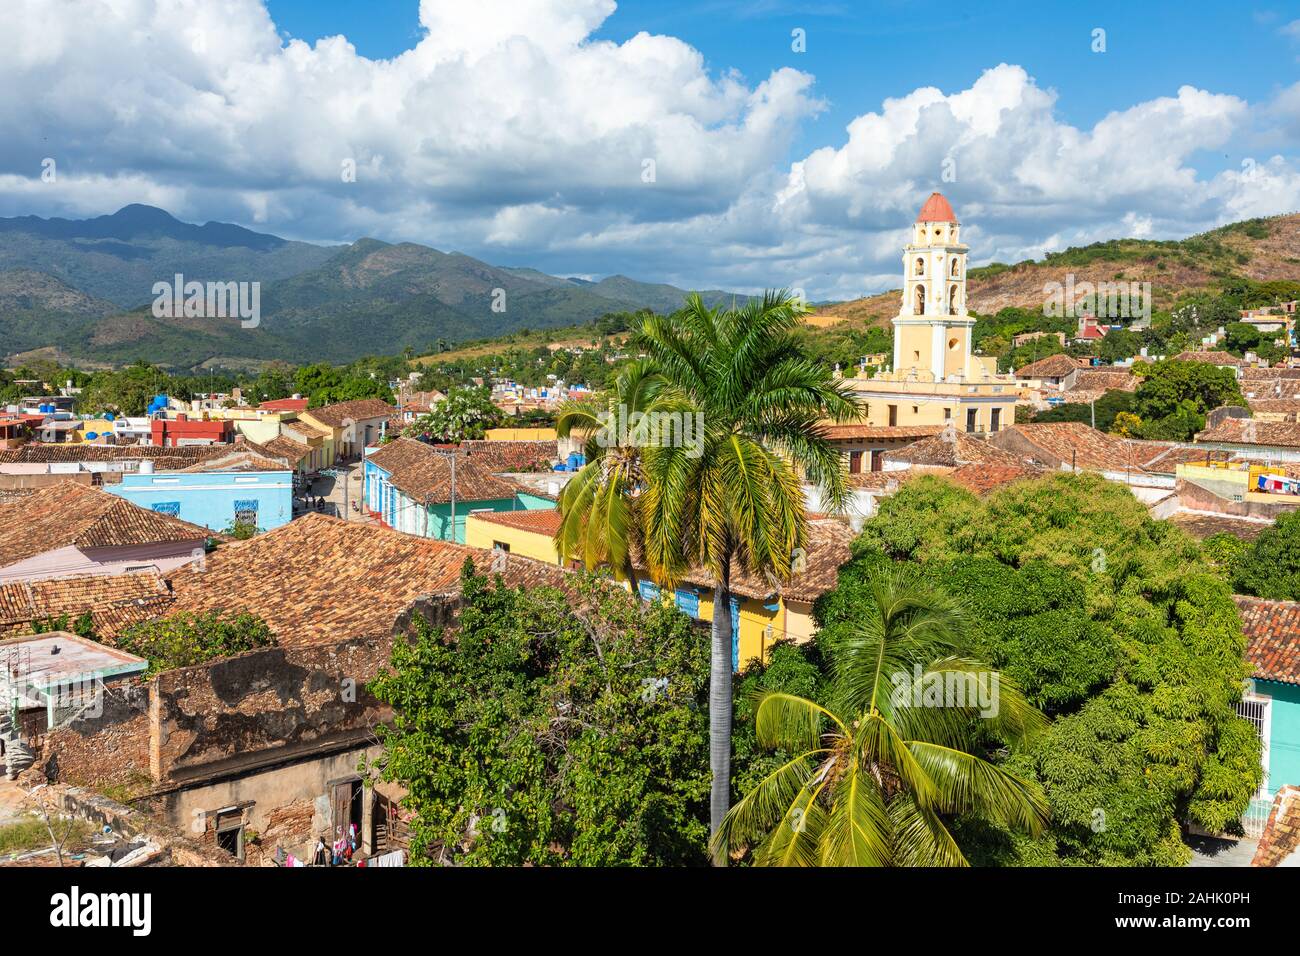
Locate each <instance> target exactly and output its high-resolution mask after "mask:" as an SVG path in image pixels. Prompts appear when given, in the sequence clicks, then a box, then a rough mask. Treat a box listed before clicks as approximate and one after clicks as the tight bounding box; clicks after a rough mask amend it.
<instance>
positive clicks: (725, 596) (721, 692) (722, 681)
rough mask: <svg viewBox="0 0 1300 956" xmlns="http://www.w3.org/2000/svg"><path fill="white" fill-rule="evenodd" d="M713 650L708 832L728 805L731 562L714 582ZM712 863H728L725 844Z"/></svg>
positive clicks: (714, 829) (718, 824) (714, 830)
mask: <svg viewBox="0 0 1300 956" xmlns="http://www.w3.org/2000/svg"><path fill="white" fill-rule="evenodd" d="M711 636H712V652H711V661H710V668H709V769H710V770H711V771H712V772H713V783H712V787H711V789H710V793H709V835H710V837H712V836H713V835H715V834H716V833H717V832H718V830H719V829H720V828H721V827H722V818H723V817H725V816H726V815H727V810H729V809H730V807H731V709H732V701H731V642H732V636H731V561H730V559H727V560H725V561H724V562H723V564H722V573H721V574H720V575H719V576H718V579H717V580H716V581H714V584H713V628H712V632H711ZM713 865H714V866H726V865H727V850H726V847H723V846H719V847H718V850H717V852H716V853H715V854H714V858H713Z"/></svg>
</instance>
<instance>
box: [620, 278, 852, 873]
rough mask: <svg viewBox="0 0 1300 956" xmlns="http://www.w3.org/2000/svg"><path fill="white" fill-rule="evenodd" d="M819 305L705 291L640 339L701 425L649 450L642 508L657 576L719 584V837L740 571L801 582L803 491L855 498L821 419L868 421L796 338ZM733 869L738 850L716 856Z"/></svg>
mask: <svg viewBox="0 0 1300 956" xmlns="http://www.w3.org/2000/svg"><path fill="white" fill-rule="evenodd" d="M805 311H806V310H805V309H804V307H803V306H802V305H801V304H799V303H798V302H796V301H795V300H794V299H792V298H790V297H789V296H788V295H787V294H786V293H784V292H769V293H767V294H766V295H764V296H763V298H762V299H753V300H751V301H750V302H749V303H748V304H747V305H745V306H742V307H740V308H736V307H734V306H733V307H732V308H729V309H724V308H721V307H719V308H714V309H710V308H708V307H707V306H706V305H705V304H704V303H703V302H702V301H701V300H700V298H699V296H696V295H692V296H690V297H689V298H688V299H687V301H686V306H685V308H683V309H682V310H681V311H679V312H677V313H676V314H675V315H673V316H671V317H669V318H663V317H660V316H651V317H649V318H647V319H646V320H645V323H644V324H643V326H642V329H641V331H640V333H639V334H638V341H639V344H640V345H641V346H642V347H643V348H644V349H645V351H646V353H647V355H648V356H649V360H650V361H651V362H652V363H653V365H654V368H655V369H656V370H657V371H658V373H659V374H660V375H662V377H663V378H664V379H665V380H666V382H667V383H668V385H670V386H671V387H672V389H673V390H674V393H675V394H676V395H678V396H680V397H681V399H682V400H683V401H684V402H685V403H686V404H687V405H689V407H690V408H691V409H692V410H693V411H694V412H696V413H697V414H698V415H699V416H700V417H699V419H697V420H698V421H699V422H700V425H701V435H700V436H698V437H699V441H698V442H694V443H691V444H689V445H688V444H686V443H681V442H679V443H671V444H667V445H660V446H656V447H649V448H646V449H644V454H643V467H644V469H645V491H644V493H643V496H642V500H641V502H640V512H641V518H642V521H643V525H644V537H645V551H646V558H647V564H648V566H649V570H650V572H651V574H652V575H653V576H654V578H655V579H656V580H658V581H662V582H663V583H666V584H672V583H673V582H675V581H677V580H679V579H680V577H681V576H682V575H683V574H684V573H685V572H686V571H687V570H688V569H690V568H695V569H700V570H702V571H704V572H706V573H707V574H708V575H709V576H710V578H711V580H712V589H713V621H712V632H711V636H712V655H711V657H712V663H711V670H710V681H709V759H710V766H711V770H712V775H713V782H712V787H711V792H710V799H709V819H710V826H711V832H713V833H716V832H717V831H718V829H719V827H721V825H722V821H723V818H724V817H725V815H726V813H727V809H728V807H729V806H730V803H731V713H732V691H731V679H732V667H733V662H732V640H733V637H732V626H731V613H730V609H731V580H732V574H733V573H735V572H740V571H744V570H747V571H749V572H750V573H753V574H757V575H764V576H767V577H768V578H769V579H784V578H788V577H789V575H790V574H791V571H792V566H796V565H797V564H798V561H799V558H800V556H801V555H802V553H803V548H804V547H805V545H806V541H807V519H806V517H805V511H804V507H805V502H804V495H803V489H802V487H801V482H802V481H804V480H806V481H809V482H811V483H812V484H813V485H815V486H817V487H818V488H819V489H820V491H821V495H822V498H823V500H824V501H825V502H827V504H828V505H829V507H830V508H831V509H833V510H843V509H844V508H845V506H846V505H847V502H848V494H849V493H848V488H847V484H846V480H845V475H844V465H843V462H842V460H841V458H840V455H839V453H838V452H837V451H836V450H835V448H834V447H833V446H832V445H831V444H830V442H829V441H828V440H827V439H826V434H825V430H824V429H823V427H822V426H821V424H820V423H821V422H822V421H823V420H824V419H826V418H831V419H833V420H835V421H845V420H850V419H854V418H857V417H858V415H859V406H858V403H857V401H856V400H855V398H854V396H853V395H852V393H851V392H849V391H848V390H847V388H846V387H845V386H843V385H841V384H840V383H838V382H836V381H834V379H833V377H832V375H831V373H830V371H829V370H828V369H826V368H825V367H824V366H822V365H820V364H818V363H816V362H813V361H811V360H809V359H807V358H806V357H804V355H803V354H802V353H801V351H800V349H799V348H798V346H797V344H796V341H795V338H794V331H795V329H796V328H798V326H799V324H800V321H801V316H802V315H803V314H804V312H805ZM714 859H715V862H716V863H718V864H719V865H725V863H726V856H725V854H715V857H714Z"/></svg>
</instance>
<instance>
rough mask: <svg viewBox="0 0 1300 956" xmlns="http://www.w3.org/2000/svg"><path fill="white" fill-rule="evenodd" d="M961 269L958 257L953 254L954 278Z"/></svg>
mask: <svg viewBox="0 0 1300 956" xmlns="http://www.w3.org/2000/svg"><path fill="white" fill-rule="evenodd" d="M960 271H961V269H960V268H959V267H958V266H957V257H956V256H953V257H952V277H953V278H954V279H955V278H957V274H958V273H959V272H960Z"/></svg>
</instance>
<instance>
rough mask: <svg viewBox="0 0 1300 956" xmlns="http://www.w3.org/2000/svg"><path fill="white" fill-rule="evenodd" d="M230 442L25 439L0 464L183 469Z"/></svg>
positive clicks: (222, 451) (2, 456)
mask: <svg viewBox="0 0 1300 956" xmlns="http://www.w3.org/2000/svg"><path fill="white" fill-rule="evenodd" d="M233 447H234V445H232V444H217V445H178V446H176V447H170V446H159V445H86V444H80V445H50V444H45V443H43V442H28V443H27V444H26V445H23V446H22V447H20V448H9V449H3V450H0V464H40V465H43V464H57V463H69V462H81V461H93V462H110V461H152V462H154V465H155V467H156V468H158V469H160V470H162V469H175V468H186V467H188V466H190V465H193V464H195V463H196V462H200V461H206V460H207V459H209V458H212V457H215V456H219V455H225V454H229V453H230V450H231V449H232V448H233Z"/></svg>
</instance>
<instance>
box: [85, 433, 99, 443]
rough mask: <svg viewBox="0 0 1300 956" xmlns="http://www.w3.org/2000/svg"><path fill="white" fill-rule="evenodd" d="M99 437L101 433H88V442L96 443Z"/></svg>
mask: <svg viewBox="0 0 1300 956" xmlns="http://www.w3.org/2000/svg"><path fill="white" fill-rule="evenodd" d="M98 437H99V432H86V441H94V440H95V439H96V438H98Z"/></svg>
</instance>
